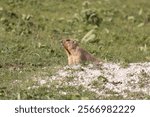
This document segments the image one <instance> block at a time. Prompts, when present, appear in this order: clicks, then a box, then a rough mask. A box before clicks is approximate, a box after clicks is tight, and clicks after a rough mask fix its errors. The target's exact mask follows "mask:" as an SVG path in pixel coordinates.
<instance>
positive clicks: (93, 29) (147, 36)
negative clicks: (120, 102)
mask: <svg viewBox="0 0 150 117" xmlns="http://www.w3.org/2000/svg"><path fill="white" fill-rule="evenodd" d="M65 37H71V38H75V39H76V40H78V41H79V42H81V44H80V45H81V46H82V47H84V48H86V49H87V50H88V51H89V52H91V53H92V54H93V55H95V56H97V57H98V58H100V59H104V60H107V61H112V62H117V63H118V62H120V63H123V64H126V63H130V62H146V61H150V1H149V0H87V1H85V0H0V99H82V97H88V99H97V97H95V94H93V93H90V92H88V91H87V92H84V93H83V92H82V91H81V90H80V89H81V88H77V87H76V88H75V87H72V88H70V87H69V88H68V87H63V88H56V87H55V83H54V84H52V85H51V87H50V88H47V87H40V88H38V89H34V90H28V89H27V88H28V87H29V86H32V85H34V83H35V82H31V78H32V76H34V75H35V74H36V75H40V76H44V75H49V76H51V75H52V74H53V73H54V72H55V71H57V70H58V69H59V68H61V67H62V66H64V65H66V64H67V60H66V55H65V53H64V51H63V48H62V47H61V44H60V40H61V39H62V38H65ZM58 90H68V95H66V96H62V95H60V94H58V93H57V91H58ZM75 92H78V93H77V95H74V94H76V93H75ZM103 99H104V98H103ZM113 99H115V97H114V98H113Z"/></svg>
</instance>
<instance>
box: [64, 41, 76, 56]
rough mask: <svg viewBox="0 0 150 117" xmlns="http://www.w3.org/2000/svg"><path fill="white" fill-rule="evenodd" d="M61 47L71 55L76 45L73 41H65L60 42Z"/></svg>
mask: <svg viewBox="0 0 150 117" xmlns="http://www.w3.org/2000/svg"><path fill="white" fill-rule="evenodd" d="M62 45H63V47H64V48H65V50H66V51H67V52H68V54H71V51H72V50H75V49H76V48H77V47H78V43H77V42H76V41H75V40H71V39H65V40H63V41H62Z"/></svg>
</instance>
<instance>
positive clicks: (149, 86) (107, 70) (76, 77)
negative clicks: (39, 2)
mask: <svg viewBox="0 0 150 117" xmlns="http://www.w3.org/2000/svg"><path fill="white" fill-rule="evenodd" d="M53 81H58V82H59V84H60V85H62V84H63V85H71V86H80V85H82V86H84V87H85V88H86V89H88V90H90V91H94V92H96V93H97V95H102V94H105V91H106V90H107V91H108V90H109V91H113V92H116V93H118V94H119V95H122V96H123V97H126V96H127V94H126V92H127V91H128V92H136V93H138V92H139V93H143V94H146V95H150V62H146V63H131V64H129V65H128V66H127V67H122V66H121V65H120V64H116V63H103V64H102V65H101V66H94V65H92V64H89V65H87V66H81V65H75V66H65V67H63V68H62V69H60V70H58V72H56V73H55V75H53V76H51V77H46V78H42V79H39V81H38V82H39V84H40V85H44V84H46V83H47V82H53ZM94 82H95V83H96V85H95V86H94V84H95V83H94ZM97 85H98V86H97Z"/></svg>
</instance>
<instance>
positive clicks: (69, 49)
mask: <svg viewBox="0 0 150 117" xmlns="http://www.w3.org/2000/svg"><path fill="white" fill-rule="evenodd" d="M62 45H63V47H64V49H65V51H66V53H67V56H68V64H69V65H73V64H79V63H84V62H92V63H94V64H99V63H100V61H99V60H98V59H96V58H95V57H93V56H92V55H91V54H90V53H88V52H87V51H85V50H84V49H82V48H80V47H79V45H78V43H77V42H76V41H74V40H71V39H65V40H62Z"/></svg>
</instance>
